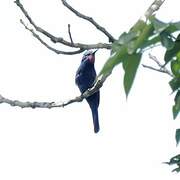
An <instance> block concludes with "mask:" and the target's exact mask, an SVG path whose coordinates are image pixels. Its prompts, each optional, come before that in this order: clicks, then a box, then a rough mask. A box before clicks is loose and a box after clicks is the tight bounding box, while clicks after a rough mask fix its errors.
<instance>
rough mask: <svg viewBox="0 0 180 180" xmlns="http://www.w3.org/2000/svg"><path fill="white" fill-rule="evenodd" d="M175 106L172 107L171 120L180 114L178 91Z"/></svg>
mask: <svg viewBox="0 0 180 180" xmlns="http://www.w3.org/2000/svg"><path fill="white" fill-rule="evenodd" d="M174 100H175V105H174V106H173V118H174V119H176V117H177V116H178V114H179V112H180V91H178V92H177V94H176V96H175V99H174Z"/></svg>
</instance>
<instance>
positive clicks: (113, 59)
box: [98, 45, 127, 76]
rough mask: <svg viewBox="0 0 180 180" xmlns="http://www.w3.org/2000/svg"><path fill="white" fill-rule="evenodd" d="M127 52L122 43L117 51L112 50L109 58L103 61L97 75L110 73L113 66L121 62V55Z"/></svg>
mask: <svg viewBox="0 0 180 180" xmlns="http://www.w3.org/2000/svg"><path fill="white" fill-rule="evenodd" d="M126 54H127V48H126V46H125V45H122V46H121V47H120V48H119V50H118V51H116V52H114V53H113V54H112V55H111V56H110V57H109V59H108V60H107V61H106V62H105V64H104V66H103V68H102V70H101V71H100V73H99V75H98V76H100V75H102V74H104V75H105V74H108V73H110V72H111V71H112V70H113V68H114V67H115V66H116V65H118V64H119V63H121V62H122V60H123V57H124V56H125V55H126Z"/></svg>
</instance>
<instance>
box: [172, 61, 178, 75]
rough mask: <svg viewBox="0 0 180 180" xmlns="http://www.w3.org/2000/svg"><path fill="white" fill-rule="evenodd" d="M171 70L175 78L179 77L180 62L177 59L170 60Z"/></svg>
mask: <svg viewBox="0 0 180 180" xmlns="http://www.w3.org/2000/svg"><path fill="white" fill-rule="evenodd" d="M171 71H172V73H173V74H174V76H176V77H177V78H178V77H180V62H179V60H176V61H171Z"/></svg>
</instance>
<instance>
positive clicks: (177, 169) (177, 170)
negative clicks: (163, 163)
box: [172, 167, 180, 173]
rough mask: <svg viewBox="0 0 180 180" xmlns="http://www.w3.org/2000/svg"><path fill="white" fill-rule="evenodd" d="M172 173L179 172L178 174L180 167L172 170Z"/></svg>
mask: <svg viewBox="0 0 180 180" xmlns="http://www.w3.org/2000/svg"><path fill="white" fill-rule="evenodd" d="M172 172H177V173H179V172H180V167H178V168H175V169H173V170H172Z"/></svg>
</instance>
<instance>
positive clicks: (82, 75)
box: [75, 50, 100, 133]
mask: <svg viewBox="0 0 180 180" xmlns="http://www.w3.org/2000/svg"><path fill="white" fill-rule="evenodd" d="M96 51H97V50H96ZM96 51H92V50H88V51H86V52H85V53H84V55H83V57H82V60H81V64H80V66H79V68H78V70H77V72H76V78H75V82H76V85H77V86H78V88H79V90H80V91H81V93H84V92H85V91H86V90H87V89H89V88H91V87H92V86H93V85H94V82H95V79H96V71H95V68H94V62H95V53H96ZM86 100H87V102H88V104H89V106H90V108H91V112H92V117H93V124H94V132H95V133H97V132H98V131H99V117H98V107H99V100H100V93H99V91H97V92H96V93H94V94H93V95H91V96H89V97H88V98H86Z"/></svg>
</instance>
